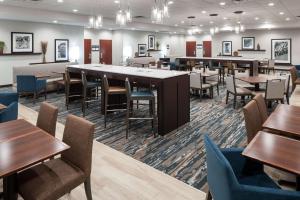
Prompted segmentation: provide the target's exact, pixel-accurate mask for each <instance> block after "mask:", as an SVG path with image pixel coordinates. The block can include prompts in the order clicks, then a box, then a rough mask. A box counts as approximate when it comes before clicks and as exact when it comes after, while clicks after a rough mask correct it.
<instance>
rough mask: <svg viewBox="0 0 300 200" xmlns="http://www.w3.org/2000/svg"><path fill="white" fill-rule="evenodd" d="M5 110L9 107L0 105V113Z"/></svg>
mask: <svg viewBox="0 0 300 200" xmlns="http://www.w3.org/2000/svg"><path fill="white" fill-rule="evenodd" d="M5 108H7V107H6V106H5V105H3V104H1V103H0V111H1V110H4V109H5Z"/></svg>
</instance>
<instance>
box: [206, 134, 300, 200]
mask: <svg viewBox="0 0 300 200" xmlns="http://www.w3.org/2000/svg"><path fill="white" fill-rule="evenodd" d="M204 142H205V147H206V159H207V182H208V186H209V190H210V191H209V193H208V196H207V199H212V198H213V199H214V200H253V199H255V200H296V199H298V200H299V199H300V192H296V191H287V190H282V189H280V187H279V186H278V185H277V184H276V183H275V182H273V180H272V179H271V178H269V177H268V175H267V174H265V173H264V171H263V165H262V164H261V163H259V162H256V161H253V160H250V159H247V158H246V157H244V156H242V151H243V149H234V148H232V149H225V150H220V149H219V148H218V147H217V146H216V145H215V144H214V143H213V142H212V141H211V140H210V139H209V137H208V136H207V135H205V138H204Z"/></svg>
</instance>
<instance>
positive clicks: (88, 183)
mask: <svg viewBox="0 0 300 200" xmlns="http://www.w3.org/2000/svg"><path fill="white" fill-rule="evenodd" d="M84 190H85V194H86V199H87V200H92V199H93V197H92V190H91V177H90V176H89V177H88V178H87V179H86V180H85V181H84Z"/></svg>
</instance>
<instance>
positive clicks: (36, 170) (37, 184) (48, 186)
mask: <svg viewBox="0 0 300 200" xmlns="http://www.w3.org/2000/svg"><path fill="white" fill-rule="evenodd" d="M84 180H85V175H84V173H83V172H82V171H81V170H80V169H78V168H76V167H74V166H72V165H71V164H68V163H67V162H65V161H63V160H61V159H54V160H50V161H48V162H46V163H42V164H39V165H36V166H34V167H32V168H29V169H27V170H25V171H22V172H21V173H19V174H18V191H19V193H20V194H21V196H22V197H23V198H24V199H37V200H44V199H58V198H59V197H61V196H63V195H64V194H66V193H68V192H70V191H71V190H72V189H74V188H75V187H77V186H78V185H80V184H81V183H83V182H84Z"/></svg>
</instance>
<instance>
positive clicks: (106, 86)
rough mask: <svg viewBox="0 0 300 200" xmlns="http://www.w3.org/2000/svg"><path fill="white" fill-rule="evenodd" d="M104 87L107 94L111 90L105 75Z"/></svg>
mask: <svg viewBox="0 0 300 200" xmlns="http://www.w3.org/2000/svg"><path fill="white" fill-rule="evenodd" d="M103 87H104V91H105V92H106V93H107V92H108V89H109V83H108V80H107V77H106V75H105V74H104V76H103Z"/></svg>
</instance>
